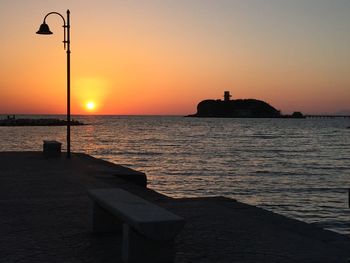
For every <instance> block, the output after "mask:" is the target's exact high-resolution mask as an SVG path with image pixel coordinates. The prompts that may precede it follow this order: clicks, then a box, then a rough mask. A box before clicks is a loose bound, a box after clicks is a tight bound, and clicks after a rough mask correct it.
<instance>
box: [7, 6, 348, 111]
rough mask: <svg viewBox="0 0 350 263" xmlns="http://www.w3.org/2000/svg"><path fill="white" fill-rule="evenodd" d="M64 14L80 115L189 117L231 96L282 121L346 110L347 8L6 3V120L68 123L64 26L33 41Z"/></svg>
mask: <svg viewBox="0 0 350 263" xmlns="http://www.w3.org/2000/svg"><path fill="white" fill-rule="evenodd" d="M67 8H69V9H70V10H71V24H72V25H71V26H72V27H71V30H72V35H71V38H72V39H71V40H72V42H71V50H72V54H71V68H72V70H71V75H72V77H71V83H72V84H71V85H72V88H71V94H72V101H71V105H72V113H73V114H91V113H92V114H160V115H162V114H164V115H166V114H180V115H184V114H190V113H194V112H195V111H196V105H197V103H198V102H199V101H200V100H203V99H208V98H221V97H222V95H223V91H224V90H229V91H231V94H232V95H233V98H256V99H262V100H265V101H266V102H269V103H270V104H272V105H273V106H275V107H276V108H277V109H279V110H282V112H283V113H289V112H292V111H302V112H304V113H325V112H327V113H333V112H337V111H340V110H345V109H350V106H349V105H350V103H349V102H350V74H349V69H350V34H349V32H350V16H349V15H348V14H349V12H350V2H349V1H345V0H344V1H343V0H334V1H327V0H309V1H301V0H290V1H288V0H285V1H280V0H266V1H260V0H246V1H243V0H242V1H240V0H237V1H234V0H227V1H226V0H218V1H209V0H188V1H170V0H157V1H156V0H153V1H152V0H150V1H141V0H139V1H121V0H120V1H116V0H113V1H112V0H101V1H92V0H91V1H88V0H86V1H83V0H76V1H66V0H64V1H54V0H45V1H44V0H36V1H30V0H23V1H22V0H21V1H20V0H2V1H1V2H0V10H1V16H0V30H1V41H2V45H1V50H0V58H1V64H0V92H1V96H0V114H19V113H27V114H31V113H38V114H45V113H48V114H55V113H65V112H66V53H65V51H64V50H63V44H62V40H63V29H62V27H61V26H62V20H61V19H60V18H59V17H58V16H49V17H48V19H47V23H48V24H49V26H50V28H51V31H53V32H54V35H51V36H41V35H36V34H35V32H36V31H37V30H38V27H39V25H40V24H41V22H42V19H43V17H44V16H45V14H46V13H48V12H50V11H58V12H60V13H61V14H63V15H64V16H65V11H66V9H67ZM89 101H90V102H94V103H95V108H94V109H93V110H92V111H91V110H90V111H88V110H87V109H86V106H85V105H86V103H87V102H89Z"/></svg>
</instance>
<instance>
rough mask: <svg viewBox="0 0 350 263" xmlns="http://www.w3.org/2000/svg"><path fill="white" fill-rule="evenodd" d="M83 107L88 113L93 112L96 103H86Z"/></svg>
mask: <svg viewBox="0 0 350 263" xmlns="http://www.w3.org/2000/svg"><path fill="white" fill-rule="evenodd" d="M85 107H86V109H87V110H88V111H93V110H95V108H96V103H95V102H93V101H88V102H86V104H85Z"/></svg>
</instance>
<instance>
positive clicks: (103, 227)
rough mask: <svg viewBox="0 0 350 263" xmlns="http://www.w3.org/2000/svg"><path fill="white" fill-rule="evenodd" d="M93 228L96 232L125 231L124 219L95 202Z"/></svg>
mask: <svg viewBox="0 0 350 263" xmlns="http://www.w3.org/2000/svg"><path fill="white" fill-rule="evenodd" d="M92 213H93V214H92V229H93V232H94V233H95V234H103V233H119V234H121V233H122V231H123V221H121V220H118V219H117V218H116V217H114V216H113V215H111V214H110V213H109V212H108V211H106V210H105V209H103V208H102V207H101V206H99V205H98V204H96V203H94V206H93V210H92Z"/></svg>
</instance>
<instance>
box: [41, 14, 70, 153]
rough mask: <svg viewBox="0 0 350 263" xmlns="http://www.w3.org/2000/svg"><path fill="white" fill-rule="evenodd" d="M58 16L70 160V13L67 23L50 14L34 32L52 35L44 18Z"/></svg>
mask: <svg viewBox="0 0 350 263" xmlns="http://www.w3.org/2000/svg"><path fill="white" fill-rule="evenodd" d="M52 14H55V15H59V16H60V17H61V18H62V19H63V30H64V40H63V44H64V49H65V50H67V158H70V20H69V16H70V11H69V10H67V23H66V20H65V19H64V17H63V16H62V15H61V14H60V13H57V12H50V13H48V14H47V15H46V16H45V17H44V21H43V23H42V24H41V25H40V28H39V30H38V31H37V32H36V33H37V34H40V35H52V34H53V33H52V32H51V31H50V28H49V26H48V25H47V24H46V18H47V17H48V16H49V15H52Z"/></svg>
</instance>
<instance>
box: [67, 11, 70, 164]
mask: <svg viewBox="0 0 350 263" xmlns="http://www.w3.org/2000/svg"><path fill="white" fill-rule="evenodd" d="M69 16H70V11H69V9H68V10H67V158H68V159H70V17H69Z"/></svg>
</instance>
